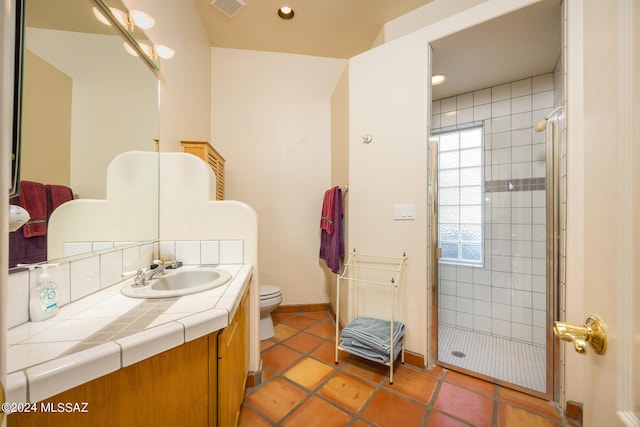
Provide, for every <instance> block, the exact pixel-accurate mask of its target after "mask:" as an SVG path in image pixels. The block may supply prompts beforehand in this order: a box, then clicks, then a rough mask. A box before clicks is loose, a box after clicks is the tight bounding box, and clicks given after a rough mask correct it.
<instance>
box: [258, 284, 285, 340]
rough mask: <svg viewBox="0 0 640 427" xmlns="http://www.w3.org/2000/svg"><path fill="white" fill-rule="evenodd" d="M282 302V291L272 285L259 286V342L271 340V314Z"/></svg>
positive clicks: (272, 331)
mask: <svg viewBox="0 0 640 427" xmlns="http://www.w3.org/2000/svg"><path fill="white" fill-rule="evenodd" d="M281 302H282V289H280V288H279V287H277V286H274V285H260V341H262V340H266V339H267V338H271V337H272V336H273V335H274V334H275V331H274V330H273V320H272V319H271V312H272V311H273V310H275V309H276V308H278V306H279V305H280V303H281Z"/></svg>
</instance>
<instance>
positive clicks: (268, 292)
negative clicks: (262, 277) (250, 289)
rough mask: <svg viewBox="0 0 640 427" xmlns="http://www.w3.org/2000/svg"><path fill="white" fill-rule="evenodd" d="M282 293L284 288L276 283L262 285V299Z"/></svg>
mask: <svg viewBox="0 0 640 427" xmlns="http://www.w3.org/2000/svg"><path fill="white" fill-rule="evenodd" d="M280 295H282V289H280V288H279V287H278V286H274V285H260V300H261V301H262V300H265V299H271V298H276V297H279V296H280Z"/></svg>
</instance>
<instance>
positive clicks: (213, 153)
mask: <svg viewBox="0 0 640 427" xmlns="http://www.w3.org/2000/svg"><path fill="white" fill-rule="evenodd" d="M180 143H181V144H182V151H183V152H185V153H190V154H193V155H194V156H197V157H200V158H201V159H202V160H203V161H205V162H206V163H207V164H208V165H209V166H210V167H211V170H213V174H214V175H215V177H216V200H224V157H222V156H221V155H220V153H218V151H217V150H216V149H215V148H213V147H212V146H211V144H209V143H208V142H207V141H180Z"/></svg>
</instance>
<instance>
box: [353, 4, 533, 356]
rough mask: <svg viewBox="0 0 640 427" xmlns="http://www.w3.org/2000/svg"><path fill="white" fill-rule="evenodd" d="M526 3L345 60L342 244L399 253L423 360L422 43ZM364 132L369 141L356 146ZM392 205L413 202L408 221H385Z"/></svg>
mask: <svg viewBox="0 0 640 427" xmlns="http://www.w3.org/2000/svg"><path fill="white" fill-rule="evenodd" d="M531 3H535V1H526V0H519V1H513V0H511V1H505V0H489V1H485V2H483V3H480V4H479V5H477V6H475V7H473V8H471V9H467V10H464V11H461V12H460V13H456V14H453V15H451V16H449V17H447V18H444V19H442V20H440V21H437V22H434V23H433V24H432V25H427V26H425V27H424V28H421V29H419V30H416V31H414V32H412V33H410V34H408V35H405V36H402V37H398V38H396V39H394V40H391V41H390V42H388V43H386V44H384V45H382V46H379V47H377V48H374V49H372V50H370V51H368V52H365V53H363V54H361V55H358V56H356V57H354V58H352V59H351V60H350V61H349V74H350V80H349V90H350V93H349V97H350V100H349V102H350V110H349V112H350V127H351V130H350V153H349V156H350V161H349V166H350V172H349V175H350V178H349V181H350V182H349V186H350V187H349V197H350V199H349V208H350V221H349V225H348V226H347V229H348V230H349V239H350V241H351V246H352V247H356V248H357V249H358V251H360V252H362V253H381V252H382V253H384V254H390V253H394V252H395V253H397V252H399V251H403V250H406V251H407V256H408V257H409V263H408V268H407V275H408V277H407V279H408V288H409V289H408V292H409V297H408V301H409V302H408V304H407V312H408V318H407V322H406V323H407V348H408V349H409V350H412V351H414V352H417V353H420V354H423V355H427V354H428V351H427V330H428V328H427V327H428V324H427V307H428V297H427V288H428V285H429V282H428V277H427V271H428V262H429V261H428V256H427V229H428V228H427V224H428V221H429V218H428V214H427V211H426V206H427V201H426V192H427V182H426V179H427V134H428V133H427V119H426V118H427V117H430V106H429V105H428V93H427V78H428V75H429V73H430V70H429V69H428V66H427V65H428V57H429V55H428V47H429V42H430V41H433V40H437V39H439V38H441V37H444V36H446V35H449V34H452V33H454V32H456V31H460V30H462V29H465V28H469V27H471V26H474V25H477V24H480V23H482V22H486V21H488V20H490V19H492V18H495V17H497V16H500V15H503V14H505V13H508V12H510V11H512V10H515V9H518V8H521V7H524V6H527V5H528V4H531ZM445 9H446V8H445ZM417 13H420V12H417ZM449 13H451V11H449ZM407 18H410V17H407ZM417 19H418V20H419V17H418V18H417ZM367 133H369V134H371V135H373V139H374V140H373V142H372V143H371V144H369V145H365V144H361V143H360V141H361V137H362V136H363V135H364V134H367ZM394 203H415V204H416V220H415V221H405V222H397V221H393V220H392V205H393V204H394Z"/></svg>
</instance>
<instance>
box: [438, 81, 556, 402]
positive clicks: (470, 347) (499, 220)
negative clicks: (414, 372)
mask: <svg viewBox="0 0 640 427" xmlns="http://www.w3.org/2000/svg"><path fill="white" fill-rule="evenodd" d="M549 78H551V79H552V77H551V76H549ZM529 80H531V79H529ZM507 86H508V85H507ZM523 86H524V85H523ZM530 87H531V86H530ZM501 88H502V87H501ZM486 91H489V95H488V96H489V100H490V99H491V98H490V94H491V89H487V90H486ZM478 92H482V91H478ZM495 92H497V91H495V90H494V93H495ZM474 95H476V96H474V99H480V98H481V96H479V95H478V93H475V94H474ZM530 95H531V94H530ZM458 98H460V97H458ZM454 100H455V98H454ZM437 102H439V101H436V102H434V112H437V113H440V115H441V116H442V118H443V119H444V117H445V114H446V113H447V112H446V111H442V110H440V109H439V107H440V105H437V104H436V103H437ZM444 102H445V101H442V103H444ZM489 102H490V101H489ZM449 105H451V103H449ZM453 105H455V103H454V104H453ZM493 106H494V108H493V109H492V110H491V109H490V111H496V110H497V108H495V106H496V104H495V102H494V103H493ZM551 107H552V105H551V104H550V105H549V106H548V107H545V109H544V110H540V111H533V110H530V111H527V112H526V114H527V117H528V120H518V119H514V117H515V116H514V115H510V114H507V115H504V116H497V117H492V116H490V117H487V118H486V119H484V120H479V121H476V122H469V123H463V124H455V125H453V126H447V127H444V126H443V127H442V128H440V129H435V130H434V131H432V135H431V139H432V140H433V141H435V143H434V144H433V146H432V151H433V153H434V155H437V159H436V160H434V162H433V163H434V164H437V166H434V168H437V169H436V170H434V172H435V173H434V175H433V176H434V178H435V181H436V184H435V187H436V191H435V194H436V195H437V196H436V199H437V200H436V201H435V205H436V206H437V210H436V212H437V214H436V215H435V218H436V219H435V221H434V224H433V226H434V228H435V230H436V231H437V236H436V237H435V239H436V240H437V246H438V248H439V250H437V251H435V252H436V253H437V255H436V258H437V261H436V262H437V266H436V267H437V269H436V271H437V275H436V276H437V277H436V278H435V279H434V281H435V283H436V287H437V290H436V292H435V299H436V301H437V304H436V305H437V323H436V326H437V327H436V328H435V329H436V330H437V332H436V334H437V345H436V348H437V352H436V359H437V363H438V364H439V365H441V366H445V367H448V368H449V369H453V370H459V371H461V372H465V373H469V374H471V375H475V376H478V377H481V378H484V379H487V380H490V381H496V382H500V383H503V384H509V385H512V386H514V388H517V389H524V390H526V391H528V392H530V393H531V394H535V395H540V396H543V395H544V396H548V395H549V393H550V388H549V387H548V385H549V383H550V382H552V381H551V378H552V377H551V375H550V374H549V372H550V371H551V369H548V368H549V366H551V365H553V363H552V360H553V359H552V357H551V352H550V351H548V350H550V343H551V342H552V341H551V339H550V335H549V332H548V331H549V329H550V328H549V327H548V322H549V321H550V320H549V313H550V311H551V310H549V307H551V306H552V299H550V298H549V293H550V292H549V291H548V289H553V288H552V286H554V285H553V283H552V282H553V281H549V280H548V278H549V276H550V274H548V269H549V271H551V272H553V271H554V267H553V265H552V264H553V262H552V260H553V256H550V257H548V253H552V252H553V249H552V245H551V246H549V248H548V241H547V240H548V236H549V235H553V228H552V226H553V224H548V222H549V221H551V222H554V221H553V215H550V216H549V218H548V217H547V216H548V210H547V208H548V207H549V208H552V206H549V204H553V203H552V202H553V198H549V201H548V194H549V193H548V188H547V184H549V183H550V182H551V181H553V179H548V178H547V175H548V173H549V172H552V171H553V168H547V164H546V160H547V159H549V158H551V157H553V156H549V155H548V154H547V144H546V138H545V133H544V132H542V133H537V132H535V131H534V130H533V126H532V121H533V119H534V118H536V117H539V116H542V117H544V114H546V113H548V112H549V111H550V110H551ZM550 146H552V144H550ZM548 169H549V170H548ZM550 190H552V189H551V188H550ZM552 211H553V209H551V211H550V212H552ZM548 225H550V226H551V227H550V228H549V229H548V228H547V226H548ZM552 275H553V273H551V276H552Z"/></svg>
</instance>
